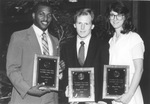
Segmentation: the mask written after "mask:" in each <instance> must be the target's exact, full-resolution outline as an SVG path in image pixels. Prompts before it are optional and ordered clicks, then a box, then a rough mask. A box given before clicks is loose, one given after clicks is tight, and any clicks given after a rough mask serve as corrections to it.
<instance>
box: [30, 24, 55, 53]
mask: <svg viewBox="0 0 150 104" xmlns="http://www.w3.org/2000/svg"><path fill="white" fill-rule="evenodd" d="M32 27H33V29H34V31H35V34H36V37H37V40H38V42H39V45H40V49H41V53H43V48H42V34H43V31H42V30H41V29H39V28H38V27H37V26H35V25H34V24H33V25H32ZM44 33H45V34H46V37H47V41H48V48H49V55H51V56H52V55H53V45H52V42H51V39H50V36H49V35H48V34H49V33H48V30H46V31H44Z"/></svg>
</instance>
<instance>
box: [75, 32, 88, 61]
mask: <svg viewBox="0 0 150 104" xmlns="http://www.w3.org/2000/svg"><path fill="white" fill-rule="evenodd" d="M90 39H91V35H88V36H87V37H86V38H84V39H81V38H80V37H79V36H78V35H77V43H76V44H77V45H76V46H77V47H76V48H77V55H78V52H79V48H80V46H81V44H80V42H81V41H84V43H85V44H84V49H85V51H84V52H85V53H84V57H85V59H84V60H86V56H87V52H88V47H89V42H90Z"/></svg>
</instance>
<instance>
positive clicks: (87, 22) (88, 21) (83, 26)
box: [74, 14, 94, 38]
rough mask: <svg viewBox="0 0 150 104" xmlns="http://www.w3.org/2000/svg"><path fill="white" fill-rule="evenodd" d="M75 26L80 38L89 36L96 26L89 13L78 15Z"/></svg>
mask: <svg viewBox="0 0 150 104" xmlns="http://www.w3.org/2000/svg"><path fill="white" fill-rule="evenodd" d="M74 27H75V28H76V30H77V33H78V36H79V37H80V38H85V37H87V36H88V35H90V34H91V31H92V29H93V28H94V25H93V24H92V18H91V16H90V15H89V14H88V15H80V16H78V17H77V20H76V23H75V24H74Z"/></svg>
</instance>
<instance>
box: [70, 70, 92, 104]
mask: <svg viewBox="0 0 150 104" xmlns="http://www.w3.org/2000/svg"><path fill="white" fill-rule="evenodd" d="M68 71H69V95H70V96H69V102H74V101H78V102H86V101H94V68H69V70H68Z"/></svg>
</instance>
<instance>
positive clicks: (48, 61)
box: [33, 54, 59, 91]
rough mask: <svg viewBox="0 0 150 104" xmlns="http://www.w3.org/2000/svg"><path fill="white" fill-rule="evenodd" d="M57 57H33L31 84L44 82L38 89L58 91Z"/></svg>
mask: <svg viewBox="0 0 150 104" xmlns="http://www.w3.org/2000/svg"><path fill="white" fill-rule="evenodd" d="M58 81H59V57H57V56H47V55H37V54H35V58H34V69H33V86H35V85H37V84H41V83H45V85H44V86H43V87H40V89H47V88H49V89H51V90H54V91H58V86H59V85H58V84H59V82H58Z"/></svg>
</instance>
